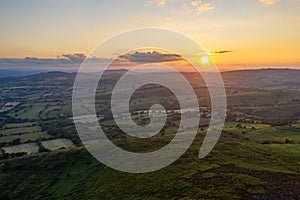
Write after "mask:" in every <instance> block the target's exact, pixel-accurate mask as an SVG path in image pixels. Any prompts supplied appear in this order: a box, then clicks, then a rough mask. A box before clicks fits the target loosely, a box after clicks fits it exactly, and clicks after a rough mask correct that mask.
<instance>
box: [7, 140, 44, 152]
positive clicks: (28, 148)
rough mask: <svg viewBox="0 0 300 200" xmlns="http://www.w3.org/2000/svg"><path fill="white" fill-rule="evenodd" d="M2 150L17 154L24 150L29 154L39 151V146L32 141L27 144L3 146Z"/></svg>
mask: <svg viewBox="0 0 300 200" xmlns="http://www.w3.org/2000/svg"><path fill="white" fill-rule="evenodd" d="M2 150H4V152H5V153H8V154H16V153H23V152H25V153H27V154H34V153H38V152H39V146H38V144H37V143H35V142H32V143H27V144H20V145H15V146H9V147H2Z"/></svg>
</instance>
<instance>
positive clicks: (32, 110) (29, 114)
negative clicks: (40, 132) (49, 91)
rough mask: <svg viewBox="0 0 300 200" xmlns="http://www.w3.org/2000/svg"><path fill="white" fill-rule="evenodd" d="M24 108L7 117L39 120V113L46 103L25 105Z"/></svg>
mask: <svg viewBox="0 0 300 200" xmlns="http://www.w3.org/2000/svg"><path fill="white" fill-rule="evenodd" d="M24 106H25V107H23V108H22V109H20V110H18V111H17V112H10V113H9V114H8V115H9V116H11V117H16V118H20V119H30V120H32V119H35V120H38V119H39V113H40V112H41V111H43V110H44V109H45V107H46V103H27V104H24Z"/></svg>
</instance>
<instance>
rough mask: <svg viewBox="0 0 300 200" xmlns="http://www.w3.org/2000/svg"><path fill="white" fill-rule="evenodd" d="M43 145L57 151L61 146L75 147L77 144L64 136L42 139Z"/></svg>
mask: <svg viewBox="0 0 300 200" xmlns="http://www.w3.org/2000/svg"><path fill="white" fill-rule="evenodd" d="M41 145H42V146H43V147H45V148H46V149H48V150H50V151H55V150H58V149H61V148H75V145H74V144H73V143H72V141H71V140H68V139H64V138H60V139H54V140H47V141H42V142H41Z"/></svg>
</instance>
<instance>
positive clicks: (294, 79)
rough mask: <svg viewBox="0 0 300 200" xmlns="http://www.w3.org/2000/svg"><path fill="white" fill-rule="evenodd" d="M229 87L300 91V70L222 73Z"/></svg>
mask: <svg viewBox="0 0 300 200" xmlns="http://www.w3.org/2000/svg"><path fill="white" fill-rule="evenodd" d="M222 76H223V79H224V82H225V84H226V85H227V86H230V87H238V88H261V89H296V90H299V89H300V70H295V69H259V70H240V71H228V72H223V73H222Z"/></svg>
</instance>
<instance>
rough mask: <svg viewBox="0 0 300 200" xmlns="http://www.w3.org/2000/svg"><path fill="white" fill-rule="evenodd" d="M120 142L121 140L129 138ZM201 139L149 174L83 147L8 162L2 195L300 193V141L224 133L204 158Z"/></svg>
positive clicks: (286, 196)
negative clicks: (122, 168) (108, 163)
mask: <svg viewBox="0 0 300 200" xmlns="http://www.w3.org/2000/svg"><path fill="white" fill-rule="evenodd" d="M118 142H119V143H121V145H122V143H125V142H126V141H125V140H123V141H122V140H120V141H118ZM137 143H138V141H137ZM200 143H201V141H200V139H199V138H198V139H196V141H195V142H194V144H193V145H192V147H191V148H190V149H189V150H188V151H187V152H186V153H185V154H184V155H183V156H182V157H181V158H180V159H179V160H177V161H176V162H175V163H173V164H172V165H170V166H168V167H166V168H164V169H162V170H159V171H157V172H152V173H147V174H128V173H122V172H118V171H115V170H113V169H110V168H108V167H105V166H103V165H102V164H101V163H99V162H98V161H96V160H95V159H94V158H92V157H91V156H90V154H89V153H88V152H87V151H86V150H85V149H82V148H79V149H74V150H68V151H67V150H61V151H58V152H52V153H43V154H38V155H35V156H28V157H23V158H18V159H13V160H9V161H5V162H2V163H1V167H0V169H1V171H0V187H1V191H0V197H1V198H4V199H5V198H6V199H10V198H11V199H41V198H46V199H133V198H135V199H200V198H203V199H220V198H221V199H241V198H243V199H253V198H255V199H265V198H267V199H299V198H300V167H299V166H300V157H299V153H300V149H299V148H298V147H299V146H294V147H295V148H294V147H293V146H291V145H281V146H277V145H260V144H256V143H251V142H241V141H240V140H238V139H225V138H223V139H221V141H220V142H219V143H218V144H217V146H216V148H215V149H214V150H213V152H212V153H211V154H210V155H209V156H207V157H206V158H205V159H202V160H200V159H198V157H197V154H198V150H199V147H200V145H201V144H200ZM140 145H141V146H143V145H142V144H140ZM154 145H155V143H154ZM287 163H288V165H287ZM37 185H38V187H37Z"/></svg>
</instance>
